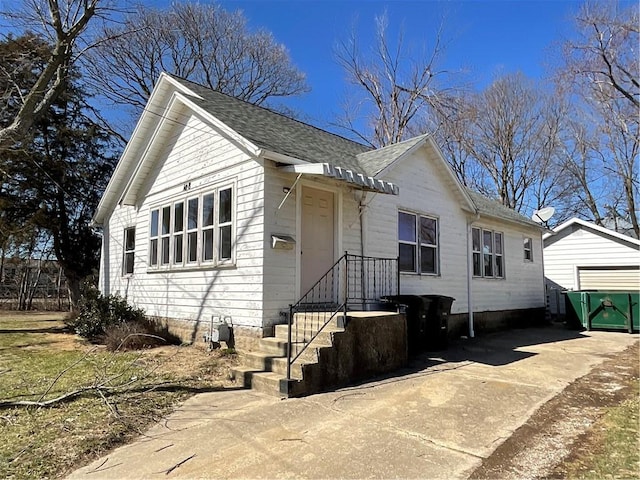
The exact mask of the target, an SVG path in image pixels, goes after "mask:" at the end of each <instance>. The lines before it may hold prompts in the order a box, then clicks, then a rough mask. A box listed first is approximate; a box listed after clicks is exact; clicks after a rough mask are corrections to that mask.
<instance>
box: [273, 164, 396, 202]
mask: <svg viewBox="0 0 640 480" xmlns="http://www.w3.org/2000/svg"><path fill="white" fill-rule="evenodd" d="M279 168H280V169H281V170H283V171H285V172H293V173H298V174H305V175H322V176H324V177H329V178H335V179H337V180H342V181H344V182H347V183H351V184H353V185H356V186H358V187H360V188H361V189H362V190H367V191H370V192H377V193H386V194H389V195H398V193H399V192H400V189H399V188H398V185H396V184H395V183H391V182H385V181H384V180H380V179H377V178H374V177H369V176H366V175H363V174H361V173H355V172H353V171H352V170H349V169H346V168H342V167H334V166H333V165H330V164H328V163H305V164H296V165H283V166H281V167H279Z"/></svg>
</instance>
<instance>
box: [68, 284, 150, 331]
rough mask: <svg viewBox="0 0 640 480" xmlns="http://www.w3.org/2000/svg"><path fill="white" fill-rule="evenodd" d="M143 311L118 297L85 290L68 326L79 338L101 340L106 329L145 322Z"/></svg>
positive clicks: (93, 290) (93, 289)
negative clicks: (77, 309)
mask: <svg viewBox="0 0 640 480" xmlns="http://www.w3.org/2000/svg"><path fill="white" fill-rule="evenodd" d="M145 321H146V317H145V315H144V310H142V309H140V308H135V307H133V306H131V305H129V304H128V303H127V300H126V299H124V298H122V297H120V296H119V295H109V296H106V297H105V296H104V295H101V294H100V292H98V290H96V289H95V288H89V289H87V290H85V292H84V295H83V297H82V300H81V302H80V308H79V311H78V314H77V315H76V316H75V318H70V319H69V320H68V324H69V326H70V327H72V328H73V329H74V330H75V332H76V333H77V334H78V335H80V336H81V337H84V338H87V339H89V340H91V341H96V340H101V339H102V338H103V337H104V335H105V333H106V331H107V329H108V328H110V327H114V326H117V325H122V324H125V323H135V322H145Z"/></svg>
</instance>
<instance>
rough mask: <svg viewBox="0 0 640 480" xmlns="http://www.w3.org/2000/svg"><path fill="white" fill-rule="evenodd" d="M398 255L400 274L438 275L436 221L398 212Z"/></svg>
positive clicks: (431, 218)
mask: <svg viewBox="0 0 640 480" xmlns="http://www.w3.org/2000/svg"><path fill="white" fill-rule="evenodd" d="M398 253H399V257H400V271H401V272H412V273H424V274H433V275H436V274H438V272H439V268H438V263H439V262H438V220H437V219H436V218H433V217H427V216H422V215H417V214H415V213H409V212H398Z"/></svg>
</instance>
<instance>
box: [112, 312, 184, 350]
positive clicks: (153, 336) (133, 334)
mask: <svg viewBox="0 0 640 480" xmlns="http://www.w3.org/2000/svg"><path fill="white" fill-rule="evenodd" d="M104 344H105V345H106V346H107V350H110V351H116V350H119V351H123V350H138V349H140V348H146V347H157V346H160V345H168V344H174V345H176V344H180V339H179V338H178V337H176V336H175V335H173V334H171V333H170V332H169V331H168V330H167V328H166V327H163V326H162V325H160V324H159V323H158V322H156V321H154V320H152V319H149V318H146V317H145V318H143V319H140V320H134V321H132V322H124V323H118V324H115V325H110V326H108V327H107V328H106V329H105V334H104Z"/></svg>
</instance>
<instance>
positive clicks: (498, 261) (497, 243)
mask: <svg viewBox="0 0 640 480" xmlns="http://www.w3.org/2000/svg"><path fill="white" fill-rule="evenodd" d="M493 240H494V249H493V251H494V252H495V255H494V260H495V276H496V277H497V278H503V277H504V263H503V260H502V234H501V233H498V232H495V233H494V234H493Z"/></svg>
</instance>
